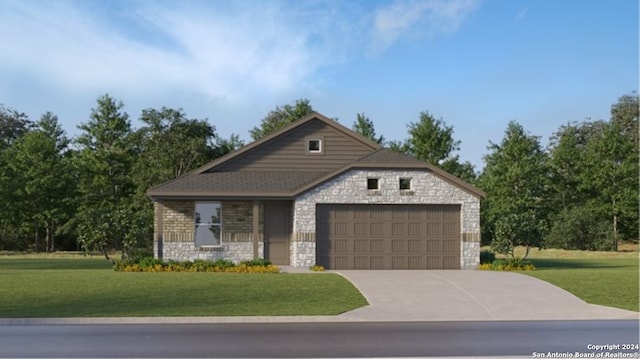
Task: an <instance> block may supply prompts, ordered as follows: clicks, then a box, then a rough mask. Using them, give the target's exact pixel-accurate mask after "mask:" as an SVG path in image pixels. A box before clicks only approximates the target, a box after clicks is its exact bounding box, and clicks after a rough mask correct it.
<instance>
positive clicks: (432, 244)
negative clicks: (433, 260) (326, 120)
mask: <svg viewBox="0 0 640 359" xmlns="http://www.w3.org/2000/svg"><path fill="white" fill-rule="evenodd" d="M425 243H426V244H427V253H434V254H440V253H442V241H441V240H438V239H429V240H426V241H425Z"/></svg>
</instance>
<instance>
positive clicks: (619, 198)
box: [581, 120, 638, 250]
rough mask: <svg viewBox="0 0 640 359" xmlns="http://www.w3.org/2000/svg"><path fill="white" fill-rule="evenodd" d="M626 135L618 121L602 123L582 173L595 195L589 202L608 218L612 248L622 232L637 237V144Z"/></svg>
mask: <svg viewBox="0 0 640 359" xmlns="http://www.w3.org/2000/svg"><path fill="white" fill-rule="evenodd" d="M624 134H625V131H624V129H623V127H622V126H621V125H620V123H619V122H616V121H613V120H612V121H611V122H608V123H602V126H600V127H599V131H598V133H596V134H595V136H594V137H593V138H592V139H591V140H590V141H589V143H588V145H587V147H586V153H585V158H586V161H585V171H584V172H583V173H582V174H581V184H582V186H583V188H584V189H585V190H587V191H589V192H590V193H591V194H592V197H591V198H590V199H589V200H588V203H587V205H589V206H590V207H591V208H592V210H593V211H595V212H596V213H598V214H599V215H601V216H603V217H608V218H609V223H611V226H610V228H611V238H612V242H611V249H612V250H617V249H618V242H619V240H620V234H621V233H622V234H625V235H627V236H629V239H634V240H637V238H638V232H637V223H638V144H637V142H636V143H633V142H631V141H630V139H629V138H628V137H625V135H624Z"/></svg>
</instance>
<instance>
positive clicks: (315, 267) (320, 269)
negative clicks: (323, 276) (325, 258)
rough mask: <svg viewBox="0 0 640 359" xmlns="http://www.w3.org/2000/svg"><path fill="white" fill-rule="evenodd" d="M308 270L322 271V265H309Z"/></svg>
mask: <svg viewBox="0 0 640 359" xmlns="http://www.w3.org/2000/svg"><path fill="white" fill-rule="evenodd" d="M309 270H311V271H314V272H324V267H323V266H319V265H312V266H311V267H309Z"/></svg>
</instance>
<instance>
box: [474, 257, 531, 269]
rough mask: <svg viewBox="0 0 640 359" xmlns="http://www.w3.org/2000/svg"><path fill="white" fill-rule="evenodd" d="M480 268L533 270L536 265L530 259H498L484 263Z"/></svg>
mask: <svg viewBox="0 0 640 359" xmlns="http://www.w3.org/2000/svg"><path fill="white" fill-rule="evenodd" d="M478 269H481V270H494V271H532V270H535V269H536V267H535V266H534V265H533V263H531V262H530V261H528V260H523V259H520V258H509V259H496V260H494V261H493V262H491V263H482V264H480V267H479V268H478Z"/></svg>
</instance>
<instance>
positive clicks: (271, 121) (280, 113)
mask: <svg viewBox="0 0 640 359" xmlns="http://www.w3.org/2000/svg"><path fill="white" fill-rule="evenodd" d="M311 112H313V108H312V107H311V104H310V103H309V100H307V99H299V100H296V101H295V103H294V104H293V105H289V104H287V105H284V106H282V107H281V106H276V109H275V110H273V111H271V112H269V114H267V116H266V117H265V118H263V119H262V121H261V122H260V127H254V128H252V129H251V131H249V132H250V134H251V138H253V140H254V141H255V140H259V139H261V138H262V137H265V136H267V135H269V134H271V133H272V132H275V131H277V130H279V129H281V128H283V127H285V126H287V125H289V124H290V123H292V122H294V121H296V120H299V119H300V118H302V117H304V116H306V115H308V114H310V113H311Z"/></svg>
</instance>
